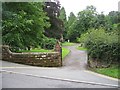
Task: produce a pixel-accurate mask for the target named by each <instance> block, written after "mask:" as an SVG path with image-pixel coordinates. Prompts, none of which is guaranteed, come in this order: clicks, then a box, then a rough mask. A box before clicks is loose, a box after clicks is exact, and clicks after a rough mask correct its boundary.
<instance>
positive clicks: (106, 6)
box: [60, 0, 120, 16]
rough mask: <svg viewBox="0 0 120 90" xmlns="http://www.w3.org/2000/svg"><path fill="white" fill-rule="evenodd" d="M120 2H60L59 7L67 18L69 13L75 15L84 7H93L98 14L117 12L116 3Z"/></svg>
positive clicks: (104, 0)
mask: <svg viewBox="0 0 120 90" xmlns="http://www.w3.org/2000/svg"><path fill="white" fill-rule="evenodd" d="M119 1H120V0H60V4H61V6H63V7H64V8H65V11H66V14H67V16H69V14H70V12H73V13H74V14H75V15H77V14H78V12H80V11H82V10H84V9H85V8H86V6H88V5H93V6H95V7H96V10H97V12H98V13H101V12H103V13H104V14H108V13H109V12H110V11H118V2H119Z"/></svg>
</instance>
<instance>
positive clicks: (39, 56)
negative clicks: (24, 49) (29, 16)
mask: <svg viewBox="0 0 120 90" xmlns="http://www.w3.org/2000/svg"><path fill="white" fill-rule="evenodd" d="M2 60H5V61H10V62H16V63H22V64H28V65H35V66H43V67H58V66H62V65H61V55H60V53H59V52H48V53H14V52H11V51H10V50H9V46H5V45H4V46H2Z"/></svg>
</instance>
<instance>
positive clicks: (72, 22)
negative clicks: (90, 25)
mask: <svg viewBox="0 0 120 90" xmlns="http://www.w3.org/2000/svg"><path fill="white" fill-rule="evenodd" d="M76 20H77V18H76V16H75V15H74V13H73V12H71V13H70V16H69V17H68V22H67V27H68V28H67V36H66V38H67V39H69V40H70V41H74V39H75V37H74V35H75V31H76V30H75V29H74V28H75V25H76Z"/></svg>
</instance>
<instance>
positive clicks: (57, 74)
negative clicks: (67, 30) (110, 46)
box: [0, 45, 118, 88]
mask: <svg viewBox="0 0 120 90" xmlns="http://www.w3.org/2000/svg"><path fill="white" fill-rule="evenodd" d="M76 46H77V45H75V46H67V47H66V48H68V49H70V50H71V53H70V54H69V55H68V56H67V57H66V58H65V60H64V62H63V65H64V66H63V67H57V68H55V67H53V68H48V67H35V66H28V65H22V64H16V63H10V62H6V61H1V60H0V63H2V73H3V75H4V77H3V78H4V79H3V83H4V84H3V85H4V88H7V87H10V85H9V83H7V82H10V81H13V82H14V83H15V82H16V83H22V82H23V81H21V80H20V79H17V77H19V76H21V78H22V77H23V78H22V79H23V80H24V79H25V78H24V77H26V76H29V77H31V78H32V77H36V79H37V78H38V77H39V78H41V79H40V80H42V78H43V80H44V79H49V80H56V81H55V83H57V82H58V84H57V85H58V87H61V88H62V87H63V86H65V87H68V88H69V87H72V86H71V84H66V83H67V82H69V83H71V82H74V84H75V83H79V84H77V85H76V86H74V88H77V87H79V88H80V87H81V88H87V87H88V88H89V86H90V87H93V88H94V86H95V85H96V86H95V87H97V88H100V87H106V88H112V87H117V86H118V80H117V79H114V78H110V77H107V76H104V75H100V74H97V73H94V72H91V71H88V70H86V63H87V54H86V52H85V51H80V50H77V49H76ZM11 73H12V74H14V75H11ZM15 75H16V76H15ZM12 76H14V78H15V80H14V78H12ZM8 77H11V78H9V79H8V80H7V78H8ZM29 77H28V78H29ZM25 80H26V82H27V83H28V84H27V85H28V86H29V79H27V78H26V79H25ZM44 81H45V82H44V83H46V85H48V84H47V83H48V82H49V81H48V80H44ZM59 81H63V82H60V83H59ZM14 83H13V84H12V83H11V84H12V85H11V86H12V87H16V86H15V84H14ZM36 83H39V80H38V81H37V82H36ZM80 83H81V84H80ZM61 84H62V85H63V86H61ZM24 85H26V84H24ZM34 85H35V84H34ZM37 85H38V84H37ZM40 85H42V83H41V84H40ZM51 85H52V84H51ZM23 87H27V86H23ZM31 87H35V86H31ZM48 87H50V86H48ZM55 87H56V86H55ZM19 88H20V86H19ZM51 88H52V86H51Z"/></svg>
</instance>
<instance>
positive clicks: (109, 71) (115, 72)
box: [93, 66, 120, 79]
mask: <svg viewBox="0 0 120 90" xmlns="http://www.w3.org/2000/svg"><path fill="white" fill-rule="evenodd" d="M93 71H95V72H97V73H99V74H103V75H107V76H110V77H113V78H119V79H120V75H119V72H120V70H119V69H118V66H112V67H109V68H97V69H94V70H93Z"/></svg>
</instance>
